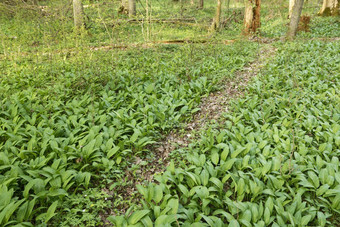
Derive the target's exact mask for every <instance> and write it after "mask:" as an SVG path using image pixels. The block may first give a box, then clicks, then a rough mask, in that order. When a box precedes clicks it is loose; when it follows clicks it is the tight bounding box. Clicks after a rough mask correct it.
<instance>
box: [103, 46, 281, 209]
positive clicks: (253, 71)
mask: <svg viewBox="0 0 340 227" xmlns="http://www.w3.org/2000/svg"><path fill="white" fill-rule="evenodd" d="M275 53H276V48H275V47H274V46H273V45H271V44H265V45H264V46H261V47H260V49H259V50H257V54H256V60H254V61H253V62H250V63H248V64H247V65H246V66H245V67H244V68H242V69H241V70H239V71H237V72H235V74H234V77H233V78H232V79H226V80H223V81H221V82H220V83H221V87H220V88H219V90H218V91H216V92H213V93H210V94H209V95H208V97H205V98H203V99H202V101H201V103H200V105H199V109H200V110H199V111H198V112H197V113H195V114H194V115H193V116H192V120H191V121H189V122H187V123H185V124H183V125H181V128H179V129H176V130H173V131H171V132H170V133H168V134H167V135H166V136H165V138H164V139H163V140H161V141H160V142H158V143H157V145H155V146H152V147H150V151H151V152H152V153H154V154H155V159H154V161H153V162H150V161H149V160H143V159H141V158H137V159H136V160H135V164H136V165H139V164H140V163H141V162H142V161H146V162H147V163H148V164H147V165H145V166H143V167H142V168H141V169H140V170H139V171H138V174H137V175H134V174H132V173H131V172H130V171H129V170H127V171H126V172H125V175H126V176H129V178H128V179H127V181H129V182H133V183H132V184H129V186H128V187H121V188H119V190H117V191H116V193H117V192H118V193H120V194H121V196H122V197H125V198H131V196H132V192H135V191H137V187H136V186H137V185H138V184H146V182H154V181H153V177H154V175H156V174H159V173H162V172H164V171H165V170H166V168H167V166H168V165H169V163H170V161H171V159H170V158H169V155H170V154H171V152H173V151H175V150H179V149H182V148H186V147H188V145H189V144H190V143H192V141H193V140H197V138H198V136H199V133H200V132H201V131H202V130H204V129H206V127H207V124H209V123H210V122H211V121H212V120H213V121H216V122H219V123H221V122H220V121H221V120H222V118H221V115H222V114H223V113H225V112H228V107H229V103H230V101H231V100H233V99H236V98H239V97H241V96H243V95H244V91H245V89H246V87H247V85H248V84H249V82H251V81H252V80H253V77H256V76H259V74H260V73H261V69H262V68H263V67H264V66H265V65H266V64H267V63H268V62H269V61H270V60H271V59H273V58H274V56H275ZM159 160H161V163H162V164H159ZM108 191H109V190H108ZM136 200H137V198H136ZM136 202H137V201H136ZM128 208H129V205H127V204H121V207H120V212H121V213H124V212H126V210H127V209H128ZM111 215H115V213H111Z"/></svg>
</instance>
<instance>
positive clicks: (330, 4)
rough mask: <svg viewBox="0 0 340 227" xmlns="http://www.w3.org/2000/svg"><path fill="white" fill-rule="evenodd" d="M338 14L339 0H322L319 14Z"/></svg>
mask: <svg viewBox="0 0 340 227" xmlns="http://www.w3.org/2000/svg"><path fill="white" fill-rule="evenodd" d="M338 14H339V0H323V4H322V7H321V10H320V12H319V15H320V16H334V15H338Z"/></svg>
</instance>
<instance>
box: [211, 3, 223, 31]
mask: <svg viewBox="0 0 340 227" xmlns="http://www.w3.org/2000/svg"><path fill="white" fill-rule="evenodd" d="M221 9H222V0H217V7H216V14H215V18H214V20H213V23H212V25H211V30H215V31H218V30H219V28H220V21H221Z"/></svg>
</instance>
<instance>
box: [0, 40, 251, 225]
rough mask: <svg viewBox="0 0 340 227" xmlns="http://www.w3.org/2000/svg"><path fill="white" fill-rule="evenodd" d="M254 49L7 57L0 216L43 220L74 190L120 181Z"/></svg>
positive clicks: (6, 220) (8, 220)
mask: <svg viewBox="0 0 340 227" xmlns="http://www.w3.org/2000/svg"><path fill="white" fill-rule="evenodd" d="M245 45H246V46H247V48H244V46H245ZM217 47H218V52H217V51H216V48H217ZM255 50H256V45H254V44H251V43H239V44H236V45H233V46H225V45H218V46H216V45H213V46H209V45H203V46H202V45H197V46H191V45H189V46H176V45H173V46H165V47H159V48H158V49H141V50H139V51H136V50H134V51H126V52H123V51H121V52H118V53H117V52H106V51H96V52H83V53H82V58H79V56H77V57H76V58H75V57H72V56H71V57H69V58H70V59H68V58H67V59H64V58H63V57H62V56H56V57H55V59H39V58H38V59H34V57H32V59H30V58H26V57H25V58H23V59H21V61H16V62H13V61H3V62H2V69H3V73H4V74H3V76H2V80H1V86H0V87H1V95H0V97H1V98H0V100H1V109H0V125H1V128H0V129H1V130H0V150H1V152H0V157H1V158H0V164H1V172H0V173H1V176H0V183H1V191H2V193H1V195H0V197H1V199H2V203H1V204H3V205H2V207H1V208H0V211H1V212H2V213H1V214H5V215H6V216H4V217H2V216H1V215H0V221H1V223H2V224H7V225H13V224H17V223H21V224H27V225H29V222H31V223H32V224H34V225H37V224H39V223H41V222H47V221H48V220H49V219H50V218H51V217H52V216H53V215H54V214H55V210H56V209H57V210H58V212H63V209H65V211H66V210H69V209H71V208H72V206H74V204H73V205H72V204H69V206H70V207H67V206H66V207H65V206H64V205H63V206H61V204H62V203H63V201H65V200H67V201H69V200H72V198H69V196H71V195H74V196H77V195H75V194H76V193H78V192H79V191H80V192H81V191H83V190H84V189H87V188H89V187H90V188H91V187H98V184H99V185H101V187H105V185H108V184H111V183H114V182H117V181H119V179H121V177H123V176H124V168H126V167H127V166H129V165H131V162H133V161H134V158H135V157H143V156H148V159H152V158H153V154H152V153H150V152H149V150H148V146H147V145H151V144H154V143H155V141H156V140H157V139H160V138H161V135H162V133H165V132H167V131H168V130H169V129H171V128H174V127H177V126H178V125H179V122H180V121H183V120H184V119H185V118H186V117H188V116H189V115H191V114H192V113H193V112H195V111H197V109H196V107H197V104H198V103H199V102H200V98H201V96H202V95H205V94H208V93H209V92H211V91H212V90H214V89H216V85H217V84H218V81H220V80H222V79H227V78H232V74H233V72H234V71H236V70H238V69H240V68H242V67H243V65H244V64H245V63H246V62H248V61H249V60H250V59H251V58H252V57H253V53H254V52H255ZM80 59H81V60H80ZM32 63H33V64H32ZM34 63H35V64H34ZM105 179H107V180H105ZM107 197H108V196H107ZM110 200H111V201H114V202H115V203H117V200H119V198H118V197H115V195H113V196H110ZM67 201H66V203H68V202H67ZM83 205H84V204H83ZM106 208H107V207H106ZM111 209H112V208H111ZM9 210H10V212H9ZM80 217H81V215H80ZM80 217H79V219H80ZM59 218H60V217H59ZM83 221H84V220H83ZM88 221H89V222H88V225H92V224H98V223H96V222H93V220H92V221H91V220H88ZM97 221H101V220H97ZM26 222H27V223H26ZM80 223H81V222H80ZM85 223H87V222H86V220H85ZM91 223H92V224H91ZM73 224H75V223H73ZM78 224H79V223H78Z"/></svg>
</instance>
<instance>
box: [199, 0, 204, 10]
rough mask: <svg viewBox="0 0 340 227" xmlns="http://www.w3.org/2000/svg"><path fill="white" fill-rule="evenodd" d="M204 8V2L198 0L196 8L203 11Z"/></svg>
mask: <svg viewBox="0 0 340 227" xmlns="http://www.w3.org/2000/svg"><path fill="white" fill-rule="evenodd" d="M203 7H204V0H199V5H198V8H200V9H203Z"/></svg>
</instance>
